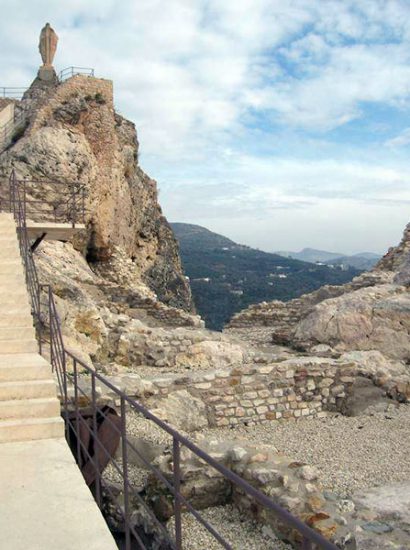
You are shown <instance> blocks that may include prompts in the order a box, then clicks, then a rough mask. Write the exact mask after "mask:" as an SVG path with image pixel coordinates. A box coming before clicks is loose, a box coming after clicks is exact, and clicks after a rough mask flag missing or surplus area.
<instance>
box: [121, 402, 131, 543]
mask: <svg viewBox="0 0 410 550" xmlns="http://www.w3.org/2000/svg"><path fill="white" fill-rule="evenodd" d="M126 422H127V420H126V416H125V400H124V396H123V395H122V396H121V443H122V469H123V481H124V523H125V550H131V533H130V502H129V486H128V449H127V424H126Z"/></svg>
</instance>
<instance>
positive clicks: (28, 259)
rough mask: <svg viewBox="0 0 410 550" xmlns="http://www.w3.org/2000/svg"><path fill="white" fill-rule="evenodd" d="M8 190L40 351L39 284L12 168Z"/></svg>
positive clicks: (24, 212)
mask: <svg viewBox="0 0 410 550" xmlns="http://www.w3.org/2000/svg"><path fill="white" fill-rule="evenodd" d="M9 190H10V191H9V192H10V212H12V213H13V215H14V219H15V222H16V225H17V232H18V237H19V246H20V255H21V257H22V259H23V265H24V271H25V275H26V284H27V289H28V292H29V294H30V299H31V307H32V314H33V317H34V321H35V326H36V330H37V336H38V342H39V347H40V353H41V352H42V348H41V343H42V334H41V327H42V320H41V304H40V284H39V280H38V275H37V270H36V265H35V263H34V259H33V255H32V254H31V249H30V241H29V238H28V233H27V225H26V203H25V200H24V196H22V194H23V195H24V188H23V190H22V189H21V187H20V186H19V184H18V181H17V178H16V173H15V171H14V170H13V171H12V172H11V174H10V178H9Z"/></svg>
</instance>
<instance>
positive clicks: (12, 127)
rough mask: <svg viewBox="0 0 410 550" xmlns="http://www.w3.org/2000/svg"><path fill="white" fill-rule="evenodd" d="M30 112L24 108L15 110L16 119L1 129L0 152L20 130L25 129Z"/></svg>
mask: <svg viewBox="0 0 410 550" xmlns="http://www.w3.org/2000/svg"><path fill="white" fill-rule="evenodd" d="M27 115H28V110H27V109H25V108H22V107H19V108H15V109H14V117H13V119H12V120H9V122H7V123H6V124H4V125H3V126H2V127H1V128H0V152H1V151H2V150H3V149H5V148H6V147H7V146H8V145H9V143H10V142H12V141H13V138H14V136H15V135H16V133H17V132H18V131H19V130H20V129H24V128H25V125H26V121H27Z"/></svg>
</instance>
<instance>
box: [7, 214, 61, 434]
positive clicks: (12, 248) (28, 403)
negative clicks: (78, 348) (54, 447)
mask: <svg viewBox="0 0 410 550" xmlns="http://www.w3.org/2000/svg"><path fill="white" fill-rule="evenodd" d="M63 436H64V424H63V420H62V418H61V416H60V402H59V400H58V399H57V394H56V385H55V381H54V379H53V375H52V373H51V366H50V364H49V363H48V362H47V361H46V360H45V359H43V357H41V355H40V354H39V353H38V343H37V341H36V335H35V331H34V327H33V318H32V315H31V306H30V298H29V295H28V292H27V288H26V283H25V276H24V267H23V263H22V259H21V256H20V250H19V243H18V237H17V232H16V225H15V222H14V219H13V216H12V214H6V213H0V443H5V442H12V441H25V440H35V439H48V438H54V437H63Z"/></svg>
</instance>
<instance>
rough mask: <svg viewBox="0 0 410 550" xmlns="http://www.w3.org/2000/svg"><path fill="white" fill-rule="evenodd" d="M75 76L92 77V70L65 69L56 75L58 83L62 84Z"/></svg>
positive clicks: (86, 68) (88, 68)
mask: <svg viewBox="0 0 410 550" xmlns="http://www.w3.org/2000/svg"><path fill="white" fill-rule="evenodd" d="M77 74H82V75H85V76H94V69H92V68H91V67H66V68H65V69H63V70H62V71H60V72H59V73H58V80H59V81H60V82H64V81H65V80H67V79H69V78H71V77H72V76H75V75H77Z"/></svg>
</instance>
